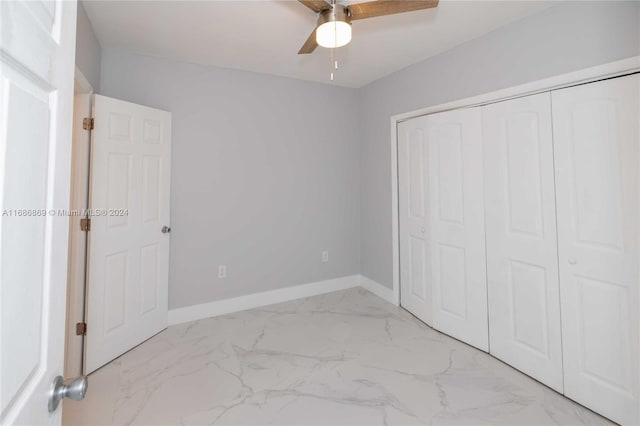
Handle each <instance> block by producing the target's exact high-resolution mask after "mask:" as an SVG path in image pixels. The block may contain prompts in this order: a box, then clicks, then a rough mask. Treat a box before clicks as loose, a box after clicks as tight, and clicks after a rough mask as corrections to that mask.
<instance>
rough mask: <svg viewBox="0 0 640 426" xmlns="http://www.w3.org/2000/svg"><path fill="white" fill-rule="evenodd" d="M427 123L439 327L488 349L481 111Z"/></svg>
mask: <svg viewBox="0 0 640 426" xmlns="http://www.w3.org/2000/svg"><path fill="white" fill-rule="evenodd" d="M427 123H428V126H427V127H428V141H429V142H428V145H429V152H428V157H429V177H428V180H429V194H430V200H429V203H430V209H429V210H430V234H431V235H430V239H431V259H432V261H431V267H432V286H433V287H432V290H433V325H434V328H436V329H438V330H440V331H442V332H444V333H446V334H448V335H450V336H453V337H455V338H457V339H460V340H462V341H464V342H467V343H469V344H471V345H473V346H475V347H477V348H479V349H482V350H484V351H488V349H489V341H488V340H489V337H488V329H487V328H488V325H487V282H486V257H485V230H484V192H483V190H484V188H483V177H482V176H483V170H482V120H481V112H480V108H465V109H459V110H453V111H447V112H442V113H438V114H432V115H429V116H427Z"/></svg>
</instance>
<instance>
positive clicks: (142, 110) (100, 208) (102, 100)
mask: <svg viewBox="0 0 640 426" xmlns="http://www.w3.org/2000/svg"><path fill="white" fill-rule="evenodd" d="M93 111H94V118H95V123H96V124H95V130H94V134H93V141H92V160H91V161H92V172H91V198H90V206H91V208H92V209H93V210H94V211H95V212H96V214H97V215H96V216H94V217H93V218H92V223H91V232H90V233H89V268H88V269H89V270H88V276H89V281H88V282H89V285H88V290H87V291H88V298H87V301H88V307H87V312H88V321H87V323H88V325H87V338H86V351H85V368H86V371H87V372H91V371H93V370H95V369H96V368H98V367H100V366H102V365H103V364H105V363H107V362H109V361H110V360H112V359H114V358H116V357H117V356H119V355H120V354H122V353H124V352H126V351H127V350H129V349H131V348H132V347H134V346H135V345H137V344H139V343H141V342H142V341H144V340H146V339H148V338H149V337H151V336H153V335H154V334H156V333H157V332H159V331H160V330H162V329H164V328H165V327H166V326H167V311H168V280H169V277H168V274H169V234H163V233H162V232H161V229H162V227H163V226H165V225H167V226H168V225H169V187H170V167H171V164H170V153H171V114H170V113H168V112H165V111H159V110H156V109H152V108H148V107H144V106H140V105H135V104H132V103H129V102H124V101H120V100H117V99H111V98H107V97H104V96H97V95H96V96H95V98H94V107H93Z"/></svg>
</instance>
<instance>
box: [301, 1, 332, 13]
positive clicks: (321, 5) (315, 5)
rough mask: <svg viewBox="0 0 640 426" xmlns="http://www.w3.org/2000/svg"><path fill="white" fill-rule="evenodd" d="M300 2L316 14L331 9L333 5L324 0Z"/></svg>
mask: <svg viewBox="0 0 640 426" xmlns="http://www.w3.org/2000/svg"><path fill="white" fill-rule="evenodd" d="M298 1H299V2H300V3H302V4H304V5H305V6H307V7H308V8H309V9H311V10H313V11H314V12H316V13H318V12H321V11H323V10H326V9H331V5H330V4H329V3H327V2H326V1H324V0H298Z"/></svg>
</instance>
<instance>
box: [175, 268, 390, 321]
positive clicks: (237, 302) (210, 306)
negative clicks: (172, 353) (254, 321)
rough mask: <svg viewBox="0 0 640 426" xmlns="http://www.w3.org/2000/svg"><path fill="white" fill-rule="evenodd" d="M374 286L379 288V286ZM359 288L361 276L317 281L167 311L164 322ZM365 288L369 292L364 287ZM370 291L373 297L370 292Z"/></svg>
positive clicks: (191, 319) (204, 316) (216, 314)
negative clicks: (167, 315)
mask: <svg viewBox="0 0 640 426" xmlns="http://www.w3.org/2000/svg"><path fill="white" fill-rule="evenodd" d="M372 282H373V281H372ZM375 284H376V285H378V286H380V284H377V283H375ZM359 285H361V276H360V275H349V276H346V277H341V278H335V279H332V280H326V281H318V282H314V283H310V284H302V285H297V286H293V287H286V288H281V289H277V290H270V291H265V292H262V293H254V294H248V295H246V296H239V297H234V298H231V299H223V300H216V301H214V302H209V303H203V304H200V305H193V306H185V307H184V308H177V309H171V310H170V311H169V321H168V322H169V325H175V324H181V323H184V322H189V321H196V320H199V319H203V318H209V317H215V316H218V315H225V314H230V313H232V312H239V311H244V310H247V309H252V308H258V307H260V306H266V305H273V304H274V303H281V302H287V301H289V300H295V299H301V298H303V297H310V296H316V295H318V294H324V293H330V292H332V291H338V290H346V289H348V288H353V287H358V286H359ZM373 287H374V286H372V288H373ZM380 287H382V286H380ZM365 288H367V289H369V288H368V287H365ZM369 290H371V289H369ZM371 291H372V292H373V293H376V291H374V290H371ZM389 291H390V290H389ZM376 294H378V293H376ZM380 297H382V296H380ZM383 299H384V297H383ZM385 300H386V299H385Z"/></svg>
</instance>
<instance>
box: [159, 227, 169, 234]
mask: <svg viewBox="0 0 640 426" xmlns="http://www.w3.org/2000/svg"><path fill="white" fill-rule="evenodd" d="M161 231H162V233H163V234H169V233H170V232H171V228H169V227H168V226H163V227H162V229H161Z"/></svg>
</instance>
